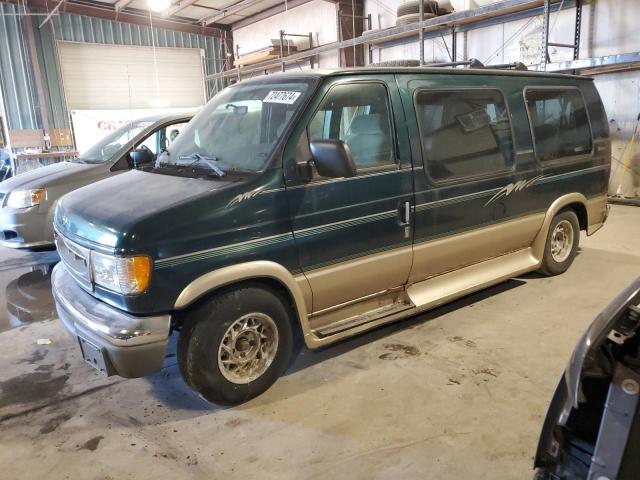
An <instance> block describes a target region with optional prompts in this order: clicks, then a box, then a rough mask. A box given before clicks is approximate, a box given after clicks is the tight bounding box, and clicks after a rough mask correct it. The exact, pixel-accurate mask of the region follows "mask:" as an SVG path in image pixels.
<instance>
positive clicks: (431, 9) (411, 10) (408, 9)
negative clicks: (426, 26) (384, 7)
mask: <svg viewBox="0 0 640 480" xmlns="http://www.w3.org/2000/svg"><path fill="white" fill-rule="evenodd" d="M422 4H423V5H424V7H423V10H422V11H423V12H424V15H425V18H427V14H429V13H430V14H432V15H433V16H435V15H437V13H438V2H437V1H433V0H422ZM412 14H417V15H418V16H419V15H420V0H412V1H409V2H406V3H403V4H402V5H399V6H398V8H397V9H396V16H398V17H403V16H405V15H412Z"/></svg>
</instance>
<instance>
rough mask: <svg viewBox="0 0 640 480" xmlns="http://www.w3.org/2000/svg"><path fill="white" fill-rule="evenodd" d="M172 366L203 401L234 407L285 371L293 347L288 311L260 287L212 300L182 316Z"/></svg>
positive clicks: (229, 292)
mask: <svg viewBox="0 0 640 480" xmlns="http://www.w3.org/2000/svg"><path fill="white" fill-rule="evenodd" d="M187 317H188V318H187V319H186V320H185V322H184V324H183V327H182V330H181V332H180V338H179V340H178V364H179V366H180V372H181V374H182V377H183V378H184V380H185V381H186V382H187V384H188V385H189V386H190V387H191V388H192V389H193V390H195V391H196V392H198V393H200V394H201V395H202V396H203V397H204V398H206V399H207V400H209V401H210V402H213V403H218V404H222V405H237V404H239V403H243V402H246V401H247V400H250V399H251V398H254V397H256V396H258V395H260V394H261V393H263V392H264V391H266V390H267V389H268V388H269V387H270V386H271V385H272V384H273V383H274V382H275V381H276V380H277V379H278V377H279V376H280V374H281V373H283V372H284V370H285V369H286V367H287V365H288V362H289V358H290V356H291V352H292V347H293V331H292V323H291V314H290V309H289V308H288V306H287V304H286V303H285V301H284V300H283V299H282V298H280V296H279V295H278V294H277V293H275V292H273V291H271V290H269V289H267V288H264V287H262V286H245V287H240V288H237V289H234V290H230V291H227V292H224V293H221V294H220V295H217V296H215V297H213V298H212V299H210V300H207V301H205V302H203V303H202V304H200V305H199V306H197V307H196V308H195V309H194V310H192V311H190V312H189V313H188V315H187Z"/></svg>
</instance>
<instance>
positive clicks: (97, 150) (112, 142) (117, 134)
mask: <svg viewBox="0 0 640 480" xmlns="http://www.w3.org/2000/svg"><path fill="white" fill-rule="evenodd" d="M152 124H153V122H150V121H136V122H130V123H127V124H126V125H123V126H122V127H120V128H118V129H117V130H114V131H113V132H111V133H110V134H109V135H107V136H106V137H104V138H103V139H102V140H100V141H99V142H98V143H96V144H94V145H93V146H91V147H90V148H89V149H87V150H85V151H84V152H82V153H80V155H78V161H79V162H81V163H105V162H109V161H111V160H115V158H114V156H115V155H116V154H117V153H118V152H119V151H120V150H121V149H122V147H124V146H125V145H127V144H129V143H130V142H132V141H133V140H134V139H135V138H136V137H137V136H138V135H140V132H142V131H143V130H145V129H146V128H147V127H149V126H150V125H152ZM132 146H133V144H132Z"/></svg>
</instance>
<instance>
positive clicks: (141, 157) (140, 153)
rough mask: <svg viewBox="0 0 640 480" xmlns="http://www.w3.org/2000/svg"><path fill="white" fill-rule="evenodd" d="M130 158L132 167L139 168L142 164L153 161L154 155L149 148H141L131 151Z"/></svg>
mask: <svg viewBox="0 0 640 480" xmlns="http://www.w3.org/2000/svg"><path fill="white" fill-rule="evenodd" d="M129 158H130V159H131V164H132V167H133V168H138V167H141V166H142V165H145V164H147V163H151V162H153V159H154V155H153V152H152V151H151V150H149V149H148V148H139V149H138V150H134V151H132V152H131V153H129Z"/></svg>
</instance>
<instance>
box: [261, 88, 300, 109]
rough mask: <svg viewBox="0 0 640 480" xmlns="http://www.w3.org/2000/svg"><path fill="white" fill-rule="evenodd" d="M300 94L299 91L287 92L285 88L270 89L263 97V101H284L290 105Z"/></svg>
mask: <svg viewBox="0 0 640 480" xmlns="http://www.w3.org/2000/svg"><path fill="white" fill-rule="evenodd" d="M300 95H301V92H288V91H286V90H271V91H270V92H269V94H268V95H267V96H266V97H264V100H262V101H263V102H266V103H284V104H286V105H292V104H293V103H295V101H296V100H297V99H298V97H299V96H300Z"/></svg>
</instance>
